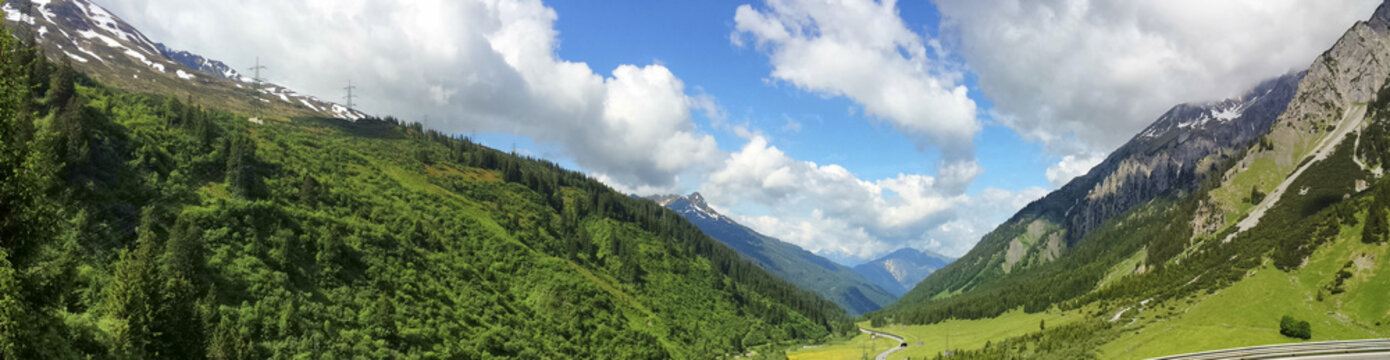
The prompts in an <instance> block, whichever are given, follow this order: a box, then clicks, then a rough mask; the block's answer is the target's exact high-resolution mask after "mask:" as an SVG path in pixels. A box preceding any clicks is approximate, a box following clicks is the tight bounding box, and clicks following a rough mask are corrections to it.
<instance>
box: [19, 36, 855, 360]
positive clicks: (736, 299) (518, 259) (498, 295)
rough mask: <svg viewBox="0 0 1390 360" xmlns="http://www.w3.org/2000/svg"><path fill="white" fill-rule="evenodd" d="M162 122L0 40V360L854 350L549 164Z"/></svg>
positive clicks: (771, 285) (823, 311)
mask: <svg viewBox="0 0 1390 360" xmlns="http://www.w3.org/2000/svg"><path fill="white" fill-rule="evenodd" d="M185 103H189V101H187V99H175V98H169V97H161V96H158V95H144V94H132V93H127V92H124V91H120V90H116V89H112V88H107V87H104V86H102V85H100V84H97V83H94V82H93V81H92V80H90V79H89V78H88V77H86V76H84V75H82V74H76V73H74V72H73V71H72V70H70V69H69V68H67V67H65V66H56V65H54V64H51V63H49V62H47V61H46V60H44V58H43V56H41V55H40V54H39V53H38V51H37V50H36V48H34V47H32V46H26V45H23V44H21V43H19V42H18V41H16V40H14V39H13V38H12V37H11V36H10V35H9V34H8V33H7V32H6V33H0V121H3V123H0V358H84V357H90V358H202V357H207V358H216V359H245V358H350V357H362V358H466V359H471V358H494V357H505V358H605V359H607V358H653V359H660V358H711V357H718V356H724V355H732V354H742V353H745V352H747V351H749V350H750V349H756V348H758V347H759V346H766V347H768V348H772V347H774V346H782V345H779V344H778V343H782V344H785V343H787V342H791V341H799V340H803V339H818V338H824V337H827V336H831V335H834V334H845V333H849V332H851V331H853V330H854V328H853V324H852V323H850V322H849V319H848V318H846V317H845V315H843V314H844V312H843V310H841V309H839V308H838V307H836V306H835V305H834V304H833V303H831V302H829V301H826V300H823V299H821V298H819V297H816V296H815V295H813V294H811V293H808V292H805V291H802V290H798V289H796V288H795V287H793V286H792V285H790V284H788V283H786V282H784V281H781V280H779V279H776V278H775V277H772V276H770V275H768V274H767V273H766V272H765V271H763V270H762V269H760V268H758V267H756V266H754V265H751V264H750V263H748V262H747V261H744V260H742V259H740V258H739V256H738V254H736V253H735V252H734V251H732V250H730V249H729V248H728V247H726V246H724V245H722V244H719V243H718V242H716V241H714V240H711V239H710V238H708V237H706V236H705V235H703V234H702V233H701V232H700V231H699V229H697V228H695V227H694V226H692V225H690V224H689V223H687V222H685V221H684V220H683V219H682V218H681V217H680V216H679V215H677V214H675V213H673V212H671V211H669V210H667V209H664V208H662V207H660V206H658V205H656V204H655V203H652V202H650V201H646V200H640V199H633V198H630V197H627V196H624V195H622V194H619V193H617V192H615V191H613V190H611V189H609V188H608V187H606V186H604V185H603V184H601V183H599V182H597V181H595V180H592V179H590V178H587V177H585V176H584V175H582V174H579V173H576V172H572V171H567V170H564V169H561V168H560V167H558V166H556V165H554V164H551V163H548V162H544V161H538V160H533V159H526V158H522V157H518V156H515V155H509V154H505V153H502V152H498V151H496V150H493V149H489V148H486V147H483V146H479V145H477V144H474V143H472V142H470V141H468V140H465V139H456V138H451V137H448V136H444V135H442V134H439V133H436V132H433V131H426V130H424V129H423V128H422V127H421V126H420V125H419V124H410V125H403V124H399V123H398V122H397V121H396V120H393V119H390V118H387V119H369V120H363V121H359V122H356V123H350V122H345V121H339V120H326V119H298V118H297V119H286V118H280V117H276V116H266V117H264V119H254V121H248V120H252V119H248V117H246V116H244V115H240V114H233V113H225V112H220V111H217V110H210V109H203V108H197V107H192V106H189V105H185Z"/></svg>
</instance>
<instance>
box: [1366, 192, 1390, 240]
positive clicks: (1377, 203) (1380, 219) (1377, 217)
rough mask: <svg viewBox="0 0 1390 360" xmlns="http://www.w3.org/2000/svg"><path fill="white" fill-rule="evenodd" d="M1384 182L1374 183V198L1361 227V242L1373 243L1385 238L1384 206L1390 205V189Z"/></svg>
mask: <svg viewBox="0 0 1390 360" xmlns="http://www.w3.org/2000/svg"><path fill="white" fill-rule="evenodd" d="M1386 188H1387V186H1386V184H1385V183H1384V182H1382V183H1380V184H1377V185H1376V192H1375V199H1373V200H1371V209H1370V211H1369V212H1368V213H1367V214H1366V225H1365V227H1363V228H1362V229H1361V242H1363V243H1367V244H1375V243H1380V242H1384V241H1385V240H1386V232H1387V229H1386V228H1387V226H1386V221H1385V217H1386V208H1387V207H1390V191H1386Z"/></svg>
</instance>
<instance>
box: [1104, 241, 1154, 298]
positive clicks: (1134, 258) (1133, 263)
mask: <svg viewBox="0 0 1390 360" xmlns="http://www.w3.org/2000/svg"><path fill="white" fill-rule="evenodd" d="M1148 256H1149V250H1148V249H1147V248H1144V249H1140V250H1139V251H1135V252H1134V255H1130V256H1129V257H1128V258H1126V259H1125V260H1124V261H1121V262H1119V263H1118V264H1115V266H1112V267H1110V271H1109V272H1107V273H1106V274H1105V277H1104V278H1102V279H1100V283H1099V284H1096V289H1104V288H1105V287H1106V286H1108V285H1110V284H1111V283H1114V282H1115V281H1119V280H1120V279H1123V278H1125V277H1126V276H1130V275H1132V274H1134V269H1135V268H1136V267H1139V263H1142V262H1144V259H1146V258H1148Z"/></svg>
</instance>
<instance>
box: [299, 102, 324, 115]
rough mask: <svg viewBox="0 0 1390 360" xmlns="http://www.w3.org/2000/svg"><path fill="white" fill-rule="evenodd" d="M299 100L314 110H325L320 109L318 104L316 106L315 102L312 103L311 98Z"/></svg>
mask: <svg viewBox="0 0 1390 360" xmlns="http://www.w3.org/2000/svg"><path fill="white" fill-rule="evenodd" d="M299 102H301V103H304V106H307V107H309V109H310V110H313V111H314V112H322V111H323V110H319V108H318V107H317V106H314V104H313V103H310V102H309V100H305V99H299Z"/></svg>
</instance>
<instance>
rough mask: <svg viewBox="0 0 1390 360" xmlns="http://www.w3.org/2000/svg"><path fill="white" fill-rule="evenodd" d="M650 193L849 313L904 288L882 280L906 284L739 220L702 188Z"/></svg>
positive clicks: (871, 307) (878, 304) (879, 303)
mask: <svg viewBox="0 0 1390 360" xmlns="http://www.w3.org/2000/svg"><path fill="white" fill-rule="evenodd" d="M649 199H651V200H652V201H656V202H657V203H658V204H661V205H662V206H665V207H667V208H669V209H671V210H674V211H676V213H679V214H681V216H683V217H685V219H686V220H688V221H690V223H692V224H695V226H696V227H699V228H700V230H702V231H704V233H705V234H706V235H709V236H710V237H712V238H714V239H715V240H719V241H720V242H723V243H724V244H725V245H728V246H729V247H731V248H733V249H734V250H735V251H738V252H739V253H740V254H742V255H743V256H744V257H746V258H748V259H749V260H750V261H752V262H753V263H754V264H756V265H758V266H760V267H762V268H763V269H766V270H767V271H768V272H771V273H772V274H773V275H776V276H777V277H780V278H782V279H784V280H787V281H789V282H791V283H792V284H795V285H796V286H798V287H800V288H802V289H805V290H808V291H812V292H815V293H816V294H819V295H820V296H821V297H824V298H826V299H828V300H830V301H834V302H835V303H836V304H839V305H840V307H843V308H845V311H846V312H847V313H849V314H851V315H858V314H862V313H865V312H869V311H874V310H878V309H879V308H881V307H883V306H884V305H887V304H889V303H892V302H893V301H894V300H897V298H898V296H900V295H901V294H902V292H901V291H897V292H895V291H891V290H888V289H886V288H884V287H883V286H882V284H890V285H892V286H894V288H901V287H902V286H901V285H897V283H896V282H895V281H893V280H890V281H888V282H884V283H880V282H877V281H870V280H869V279H866V278H865V277H864V276H862V275H860V273H859V272H857V271H855V270H854V269H850V268H849V267H846V266H844V265H840V264H837V263H835V262H833V261H830V260H829V259H826V258H824V257H821V256H818V255H816V254H814V253H811V252H810V251H806V250H805V249H802V248H801V247H799V246H796V245H793V244H790V243H787V242H784V241H782V240H778V239H776V238H773V237H770V236H767V235H763V234H760V233H758V232H757V231H754V230H753V229H749V228H748V227H746V226H743V225H740V224H739V223H737V222H734V220H733V219H730V218H729V217H727V216H724V215H722V214H720V213H719V212H717V211H715V210H714V209H713V208H711V207H710V206H709V204H707V203H705V199H704V197H702V196H700V193H693V194H690V195H686V196H679V195H662V196H652V197H649ZM894 264H897V263H896V262H895V263H894ZM864 266H868V265H867V264H866V265H864ZM868 268H873V266H868ZM905 269H906V268H905ZM922 276H925V275H922ZM888 278H890V279H891V278H892V276H891V275H890V276H889V277H888ZM917 280H921V277H920V276H919V277H917Z"/></svg>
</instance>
